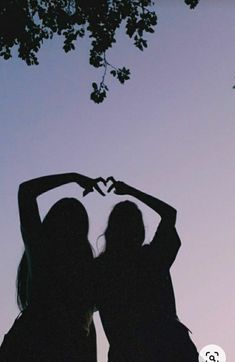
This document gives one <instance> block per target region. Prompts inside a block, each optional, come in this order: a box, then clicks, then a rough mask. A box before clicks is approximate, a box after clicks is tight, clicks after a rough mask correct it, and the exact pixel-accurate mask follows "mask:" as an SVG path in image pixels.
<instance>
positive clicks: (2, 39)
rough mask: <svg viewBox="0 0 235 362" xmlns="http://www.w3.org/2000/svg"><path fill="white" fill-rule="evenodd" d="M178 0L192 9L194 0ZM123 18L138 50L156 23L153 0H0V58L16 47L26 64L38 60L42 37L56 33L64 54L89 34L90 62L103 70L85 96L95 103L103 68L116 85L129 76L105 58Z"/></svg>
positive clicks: (104, 90) (103, 90) (103, 92)
mask: <svg viewBox="0 0 235 362" xmlns="http://www.w3.org/2000/svg"><path fill="white" fill-rule="evenodd" d="M182 1H183V0H182ZM184 2H185V3H186V4H187V5H188V6H190V8H192V9H193V8H195V7H196V6H197V4H198V3H199V0H184ZM123 22H124V24H125V33H126V35H127V36H128V37H129V38H131V39H132V41H133V43H134V45H135V46H136V47H137V48H138V49H140V50H144V48H146V47H147V40H146V39H144V36H145V34H146V33H154V27H155V26H156V24H157V15H156V12H155V10H154V3H153V1H151V0H136V1H135V0H122V1H120V0H50V1H48V0H1V1H0V56H2V57H3V58H4V59H9V58H11V56H12V48H13V47H17V48H18V56H19V57H20V58H21V59H23V60H24V61H25V62H26V63H27V64H28V65H33V64H38V59H37V52H38V51H39V49H40V47H41V45H42V44H43V42H44V41H45V40H47V39H52V38H53V36H54V35H61V36H62V37H63V38H64V44H63V49H64V51H65V52H69V51H71V50H74V49H75V45H77V41H78V39H79V38H83V37H84V35H85V34H86V33H87V34H88V35H89V37H90V38H91V45H90V58H89V59H90V64H91V65H92V66H94V67H96V68H101V67H102V68H103V70H104V72H103V77H102V79H101V81H100V83H99V84H97V83H92V87H93V91H92V93H91V99H92V100H93V101H94V102H96V103H100V102H102V101H103V100H104V98H105V97H106V93H107V91H108V87H107V85H106V84H105V77H106V75H107V71H108V70H109V73H110V74H111V75H112V76H113V77H114V78H117V79H118V81H119V82H120V83H122V84H123V83H124V82H125V81H126V80H128V79H129V77H130V70H129V69H127V68H125V67H122V68H119V67H115V66H114V65H112V64H110V63H109V62H108V61H107V58H106V52H107V50H108V49H109V48H111V47H112V45H113V44H114V43H115V42H116V39H115V35H116V31H117V29H118V28H119V27H120V25H121V24H122V23H123Z"/></svg>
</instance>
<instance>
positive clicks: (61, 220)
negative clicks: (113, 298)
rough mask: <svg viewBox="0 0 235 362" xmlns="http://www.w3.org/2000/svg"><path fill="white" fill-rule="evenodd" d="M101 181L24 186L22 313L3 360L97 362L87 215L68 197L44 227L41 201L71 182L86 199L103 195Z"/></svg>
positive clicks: (74, 178) (58, 178)
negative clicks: (93, 193)
mask: <svg viewBox="0 0 235 362" xmlns="http://www.w3.org/2000/svg"><path fill="white" fill-rule="evenodd" d="M99 180H100V179H91V178H88V177H86V176H82V175H79V174H76V173H69V174H62V175H52V176H45V177H41V178H38V179H34V180H31V181H27V182H24V183H22V184H21V185H20V187H19V193H18V200H19V214H20V223H21V232H22V237H23V240H24V245H25V251H24V254H23V256H22V259H21V262H20V265H19V268H18V277H17V301H18V305H19V308H20V310H21V314H20V316H19V317H18V318H17V319H16V321H15V323H14V324H13V326H12V328H11V329H10V331H9V332H8V333H7V334H6V335H5V338H4V341H3V343H2V346H1V349H0V361H4V362H36V361H37V362H39V361H40V362H75V361H76V362H78V361H81V362H96V335H95V329H94V325H93V319H92V315H93V310H94V298H93V296H92V292H91V273H90V270H91V269H90V268H91V264H92V261H93V254H92V249H91V246H90V244H89V241H88V228H89V222H88V215H87V212H86V210H85V208H84V206H83V205H82V203H81V202H79V201H78V200H77V199H75V198H64V199H61V200H59V201H58V202H57V203H56V204H55V205H53V206H52V208H51V209H50V210H49V212H48V213H47V215H46V216H45V218H44V220H43V221H42V222H41V219H40V216H39V210H38V205H37V197H38V196H39V195H41V194H42V193H45V192H47V191H49V190H51V189H53V188H55V187H58V186H61V185H64V184H67V183H69V182H76V183H77V184H78V185H79V186H81V187H82V188H84V189H85V190H84V193H83V194H84V195H85V194H87V193H89V192H91V191H93V188H95V189H96V190H97V191H99V192H100V193H102V191H101V190H100V188H99V187H98V185H97V182H98V181H99ZM102 194H103V193H102Z"/></svg>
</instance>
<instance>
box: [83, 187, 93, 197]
mask: <svg viewBox="0 0 235 362" xmlns="http://www.w3.org/2000/svg"><path fill="white" fill-rule="evenodd" d="M90 192H93V189H85V190H84V191H83V193H82V196H83V197H84V196H86V195H88V194H89V193H90Z"/></svg>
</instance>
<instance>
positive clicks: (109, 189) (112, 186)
mask: <svg viewBox="0 0 235 362" xmlns="http://www.w3.org/2000/svg"><path fill="white" fill-rule="evenodd" d="M114 188H115V185H114V184H112V185H111V186H109V188H108V190H107V192H110V191H112V189H114Z"/></svg>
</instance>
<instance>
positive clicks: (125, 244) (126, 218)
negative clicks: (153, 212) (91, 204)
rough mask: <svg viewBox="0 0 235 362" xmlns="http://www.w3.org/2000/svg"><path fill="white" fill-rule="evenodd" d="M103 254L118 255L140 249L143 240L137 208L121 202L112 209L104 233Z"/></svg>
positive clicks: (132, 203)
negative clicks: (104, 244)
mask: <svg viewBox="0 0 235 362" xmlns="http://www.w3.org/2000/svg"><path fill="white" fill-rule="evenodd" d="M104 236H105V240H106V246H105V254H116V255H117V254H120V253H122V252H126V251H132V250H134V249H136V248H138V247H140V246H141V245H142V244H143V242H144V239H145V228H144V223H143V217H142V213H141V211H140V209H139V208H138V206H137V205H136V204H135V203H134V202H131V201H128V200H126V201H122V202H119V203H118V204H116V205H115V206H114V208H113V209H112V211H111V213H110V216H109V219H108V225H107V228H106V230H105V233H104Z"/></svg>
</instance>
